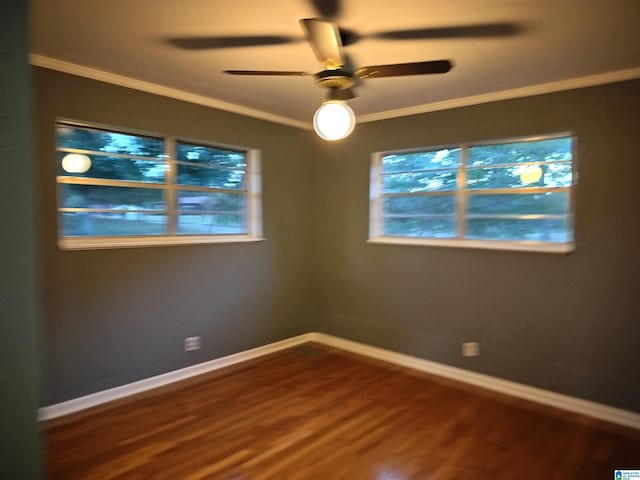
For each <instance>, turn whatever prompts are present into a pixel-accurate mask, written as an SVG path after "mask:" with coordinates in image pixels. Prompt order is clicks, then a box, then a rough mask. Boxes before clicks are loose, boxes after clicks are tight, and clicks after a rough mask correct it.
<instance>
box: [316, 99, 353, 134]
mask: <svg viewBox="0 0 640 480" xmlns="http://www.w3.org/2000/svg"><path fill="white" fill-rule="evenodd" d="M355 125H356V116H355V115H354V113H353V110H351V107H349V105H347V104H346V103H345V102H343V101H341V100H329V101H325V102H323V103H322V105H320V107H319V108H318V109H317V110H316V113H315V115H314V116H313V129H314V130H315V131H316V133H317V134H318V136H320V138H322V139H324V140H329V141H334V140H340V139H342V138H345V137H347V136H349V135H350V134H351V132H353V128H354V127H355Z"/></svg>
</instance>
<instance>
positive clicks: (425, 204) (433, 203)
mask: <svg viewBox="0 0 640 480" xmlns="http://www.w3.org/2000/svg"><path fill="white" fill-rule="evenodd" d="M455 209H456V199H455V197H454V196H453V195H437V196H428V197H387V198H385V199H384V214H385V215H411V214H413V215H415V214H434V213H435V214H453V213H455Z"/></svg>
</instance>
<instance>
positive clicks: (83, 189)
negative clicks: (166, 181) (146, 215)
mask: <svg viewBox="0 0 640 480" xmlns="http://www.w3.org/2000/svg"><path fill="white" fill-rule="evenodd" d="M162 193H163V192H162V190H160V189H157V188H128V187H103V186H99V185H72V184H64V183H63V184H59V185H58V195H59V200H58V205H59V206H60V208H103V209H113V210H122V211H123V214H124V212H127V211H129V210H164V209H165V202H164V198H163V195H162Z"/></svg>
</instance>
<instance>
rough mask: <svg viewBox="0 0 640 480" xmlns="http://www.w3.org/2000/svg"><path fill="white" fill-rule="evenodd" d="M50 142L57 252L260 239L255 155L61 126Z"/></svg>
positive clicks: (70, 124)
mask: <svg viewBox="0 0 640 480" xmlns="http://www.w3.org/2000/svg"><path fill="white" fill-rule="evenodd" d="M56 140H57V143H56V144H57V148H56V150H57V165H58V176H57V183H58V238H59V240H58V243H59V245H60V247H61V248H63V249H78V248H80V249H82V248H113V247H126V246H138V245H170V244H182V243H208V242H220V241H226V242H229V241H251V240H258V239H260V235H261V228H260V178H259V158H258V152H257V151H255V150H243V149H237V148H228V147H220V146H214V145H210V144H206V143H201V142H191V141H186V140H180V139H175V138H171V137H157V136H148V135H140V134H137V133H135V134H134V133H126V132H116V131H111V130H105V129H102V128H96V127H93V126H84V125H77V124H72V123H66V122H60V123H58V124H57V125H56Z"/></svg>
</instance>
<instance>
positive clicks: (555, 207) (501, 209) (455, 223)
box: [370, 134, 575, 251]
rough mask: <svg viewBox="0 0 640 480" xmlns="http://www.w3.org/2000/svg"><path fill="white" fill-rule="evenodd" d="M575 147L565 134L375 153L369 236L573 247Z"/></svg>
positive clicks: (411, 240)
mask: <svg viewBox="0 0 640 480" xmlns="http://www.w3.org/2000/svg"><path fill="white" fill-rule="evenodd" d="M573 151H574V139H573V137H572V136H571V135H569V134H561V135H554V136H546V137H542V138H540V137H538V138H523V139H516V140H509V141H501V142H491V143H482V144H464V145H456V146H452V147H439V148H429V149H424V150H420V151H408V152H387V153H379V154H374V155H373V158H372V174H371V195H370V197H371V204H370V211H371V215H370V217H371V224H370V241H373V242H382V243H411V244H420V243H423V244H429V245H448V246H463V247H464V246H469V247H481V248H498V249H501V248H504V249H531V250H536V249H539V250H545V251H570V250H572V249H573V211H572V189H573V186H574V184H575V171H574V170H575V168H574V154H573ZM529 173H533V176H532V175H529ZM536 174H539V178H538V179H536V176H537V175H536ZM532 180H533V181H532Z"/></svg>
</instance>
